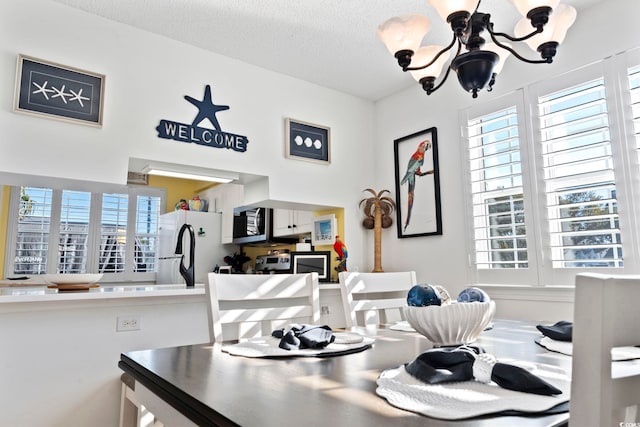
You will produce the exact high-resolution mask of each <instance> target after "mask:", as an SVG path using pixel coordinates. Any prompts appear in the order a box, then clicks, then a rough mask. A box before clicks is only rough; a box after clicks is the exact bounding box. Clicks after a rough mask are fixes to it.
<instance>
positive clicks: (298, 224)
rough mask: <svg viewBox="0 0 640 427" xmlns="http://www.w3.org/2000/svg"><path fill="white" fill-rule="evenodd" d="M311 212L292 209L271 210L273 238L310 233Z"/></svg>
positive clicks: (311, 223)
mask: <svg viewBox="0 0 640 427" xmlns="http://www.w3.org/2000/svg"><path fill="white" fill-rule="evenodd" d="M312 225H313V212H311V211H298V210H292V209H274V210H273V236H274V237H283V236H292V235H300V234H307V233H311V227H312Z"/></svg>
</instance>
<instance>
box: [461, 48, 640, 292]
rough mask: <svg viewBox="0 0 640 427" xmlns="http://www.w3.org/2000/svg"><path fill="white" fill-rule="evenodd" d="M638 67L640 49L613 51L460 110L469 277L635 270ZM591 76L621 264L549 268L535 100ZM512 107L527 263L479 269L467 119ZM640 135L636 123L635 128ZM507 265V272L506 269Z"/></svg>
mask: <svg viewBox="0 0 640 427" xmlns="http://www.w3.org/2000/svg"><path fill="white" fill-rule="evenodd" d="M637 65H640V48H639V49H635V50H634V51H630V52H626V53H623V54H619V55H617V56H616V57H612V58H607V59H605V60H603V61H599V62H597V63H594V64H591V65H588V66H585V67H582V68H580V69H577V70H573V71H571V72H569V73H565V74H563V75H561V76H558V77H554V78H553V79H547V80H545V81H542V82H538V83H534V84H532V85H529V86H527V87H525V88H522V89H519V90H517V91H515V92H513V93H510V94H507V95H504V96H502V97H500V98H497V99H495V100H491V101H489V102H483V103H482V104H479V105H475V106H472V107H470V108H467V109H465V110H461V111H460V114H459V120H460V127H461V130H462V132H461V140H462V152H463V153H464V154H465V155H464V162H463V164H464V168H463V169H464V170H465V172H466V176H465V213H466V214H465V223H466V225H465V228H466V231H467V233H466V236H467V238H466V239H465V240H466V245H467V251H468V259H469V264H468V272H469V277H470V279H471V281H472V282H473V283H476V284H498V285H499V284H502V285H528V286H564V285H570V286H572V285H573V283H574V280H575V275H576V274H577V273H579V272H596V273H614V274H615V273H617V274H623V273H624V274H638V272H639V271H640V267H639V266H640V249H637V248H638V247H640V240H639V238H640V219H638V216H639V215H638V213H640V211H639V210H638V207H639V204H638V202H636V200H640V167H639V163H640V162H639V161H638V157H639V156H638V153H636V148H635V138H636V137H635V132H634V126H633V118H632V117H630V115H631V107H630V93H629V84H628V77H627V72H628V69H629V68H631V67H633V66H637ZM596 78H603V79H604V86H605V91H606V100H607V111H608V119H609V132H610V137H611V151H612V157H613V163H614V166H613V170H614V175H615V185H616V200H617V204H618V214H619V221H620V230H621V233H622V250H623V256H624V266H623V267H621V268H609V267H595V268H589V267H571V268H567V267H565V268H553V265H552V262H551V246H550V226H549V221H548V219H547V213H546V209H547V207H546V196H547V195H546V193H545V188H546V185H545V177H544V170H543V166H544V163H543V153H542V144H541V137H540V132H541V129H540V121H539V118H538V98H539V97H540V96H544V95H546V94H549V93H553V92H555V91H560V90H563V89H565V88H569V87H572V86H575V85H579V84H581V83H584V82H586V81H589V80H593V79H596ZM513 105H515V106H516V109H517V117H518V132H519V139H520V158H521V167H522V185H523V195H524V203H525V225H526V227H527V251H528V259H529V268H528V269H478V268H476V265H475V262H474V261H475V256H476V255H475V246H474V234H473V232H474V227H473V210H472V209H473V206H472V205H473V194H472V192H471V176H470V170H469V169H470V167H469V156H468V152H469V142H468V135H467V125H468V122H469V119H474V118H478V117H482V116H483V115H490V114H491V113H493V112H497V111H500V110H501V109H505V108H508V107H509V106H513ZM638 132H639V134H640V129H639V131H638ZM509 270H511V271H509Z"/></svg>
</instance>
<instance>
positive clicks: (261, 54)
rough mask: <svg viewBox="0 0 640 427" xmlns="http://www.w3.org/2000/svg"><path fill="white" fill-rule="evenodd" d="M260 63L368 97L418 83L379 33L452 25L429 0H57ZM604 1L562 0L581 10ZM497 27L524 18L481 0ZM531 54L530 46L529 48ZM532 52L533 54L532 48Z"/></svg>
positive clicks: (438, 32)
mask: <svg viewBox="0 0 640 427" xmlns="http://www.w3.org/2000/svg"><path fill="white" fill-rule="evenodd" d="M53 1H55V2H57V3H61V4H65V5H68V6H71V7H74V8H78V9H81V10H84V11H86V12H89V13H92V14H95V15H99V16H102V17H105V18H108V19H111V20H114V21H117V22H121V23H124V24H128V25H131V26H134V27H137V28H140V29H142V30H146V31H150V32H152V33H156V34H160V35H163V36H166V37H169V38H172V39H175V40H179V41H181V42H184V43H187V44H190V45H193V46H197V47H200V48H202V49H206V50H210V51H212V52H216V53H219V54H222V55H225V56H228V57H232V58H236V59H239V60H241V61H244V62H247V63H250V64H254V65H257V66H259V67H262V68H265V69H268V70H272V71H276V72H279V73H282V74H286V75H289V76H292V77H296V78H299V79H303V80H306V81H309V82H312V83H315V84H318V85H321V86H324V87H328V88H332V89H335V90H338V91H341V92H345V93H349V94H352V95H355V96H358V97H361V98H365V99H369V100H374V101H375V100H378V99H381V98H384V97H385V96H388V95H390V94H393V93H395V92H397V91H400V90H403V89H405V88H407V87H409V86H411V85H417V83H415V81H414V80H413V78H412V77H411V76H410V75H409V74H408V73H402V72H401V70H400V68H399V67H398V65H397V64H396V61H395V58H393V57H392V56H391V54H389V53H388V52H387V50H386V48H385V47H384V45H383V44H382V42H380V41H379V40H378V38H377V37H376V28H377V26H378V25H379V24H380V23H382V22H384V21H385V20H386V19H388V18H390V17H392V16H396V15H401V14H405V13H420V14H423V15H427V16H429V18H430V19H431V22H432V28H431V31H430V33H429V34H428V35H427V37H426V38H425V40H424V44H443V45H444V44H447V43H448V42H449V38H450V35H449V34H450V33H449V30H448V25H447V24H446V23H444V22H443V21H442V19H441V18H440V17H439V16H438V15H437V14H436V13H435V11H434V10H433V9H432V8H431V7H430V6H428V4H427V1H426V0H422V1H419V0H393V1H388V0H378V1H372V0H314V1H311V0H289V1H287V0H53ZM601 1H604V0H563V3H567V4H571V5H573V6H574V7H575V8H576V9H578V19H580V11H581V10H584V9H585V8H588V7H590V6H592V5H594V4H596V3H599V2H601ZM480 10H481V11H483V12H485V13H490V14H491V15H492V17H493V21H494V22H495V29H496V30H497V31H504V32H508V33H512V32H513V31H512V29H513V25H515V22H516V21H517V20H518V19H519V15H518V13H517V11H516V9H515V7H514V6H513V5H512V4H511V3H510V2H509V1H507V0H483V1H482V5H481V7H480ZM527 53H528V54H530V53H532V52H530V51H529V52H527ZM530 56H531V55H530Z"/></svg>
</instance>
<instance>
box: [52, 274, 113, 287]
mask: <svg viewBox="0 0 640 427" xmlns="http://www.w3.org/2000/svg"><path fill="white" fill-rule="evenodd" d="M102 276H104V274H102V273H85V274H43V275H42V279H43V280H44V281H45V283H48V284H50V285H91V284H93V283H96V282H97V281H98V280H100V279H102Z"/></svg>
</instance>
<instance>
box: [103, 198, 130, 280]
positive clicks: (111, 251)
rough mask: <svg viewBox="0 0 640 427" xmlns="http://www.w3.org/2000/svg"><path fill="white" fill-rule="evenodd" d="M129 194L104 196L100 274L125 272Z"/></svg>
mask: <svg viewBox="0 0 640 427" xmlns="http://www.w3.org/2000/svg"><path fill="white" fill-rule="evenodd" d="M128 205H129V196H128V195H127V194H104V195H103V196H102V230H101V233H100V234H101V235H100V268H99V271H100V273H118V272H122V271H124V265H125V257H126V244H127V215H128V211H129V209H128V208H129V206H128Z"/></svg>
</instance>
